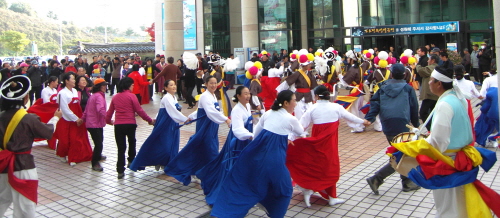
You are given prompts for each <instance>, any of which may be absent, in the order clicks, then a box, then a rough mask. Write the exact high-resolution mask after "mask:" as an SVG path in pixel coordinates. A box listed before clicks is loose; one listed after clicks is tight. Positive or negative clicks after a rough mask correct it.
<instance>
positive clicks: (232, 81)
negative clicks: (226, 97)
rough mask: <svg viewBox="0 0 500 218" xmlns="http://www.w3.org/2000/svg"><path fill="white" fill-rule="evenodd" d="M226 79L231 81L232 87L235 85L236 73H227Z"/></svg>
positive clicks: (230, 87) (230, 85)
mask: <svg viewBox="0 0 500 218" xmlns="http://www.w3.org/2000/svg"><path fill="white" fill-rule="evenodd" d="M226 80H227V81H229V85H228V86H227V88H228V89H232V88H233V86H234V74H226Z"/></svg>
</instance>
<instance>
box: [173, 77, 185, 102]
mask: <svg viewBox="0 0 500 218" xmlns="http://www.w3.org/2000/svg"><path fill="white" fill-rule="evenodd" d="M175 85H177V96H179V100H181V99H182V96H184V93H183V92H182V87H183V85H182V80H177V82H176V84H175ZM184 97H186V96H184Z"/></svg>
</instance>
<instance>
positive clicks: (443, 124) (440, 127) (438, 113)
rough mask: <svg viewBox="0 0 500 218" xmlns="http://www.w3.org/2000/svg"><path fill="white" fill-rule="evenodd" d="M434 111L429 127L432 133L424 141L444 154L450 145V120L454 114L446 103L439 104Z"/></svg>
mask: <svg viewBox="0 0 500 218" xmlns="http://www.w3.org/2000/svg"><path fill="white" fill-rule="evenodd" d="M434 110H435V112H434V117H433V120H432V126H431V129H432V131H431V134H430V135H429V137H427V138H426V139H425V140H426V141H427V142H428V143H429V144H431V145H432V146H434V147H435V148H437V149H438V150H439V151H441V152H444V151H446V149H447V148H448V145H449V144H450V135H451V119H452V118H453V115H454V112H453V109H452V107H451V106H450V105H449V104H448V103H446V102H439V103H438V104H437V105H436V108H435V109H434Z"/></svg>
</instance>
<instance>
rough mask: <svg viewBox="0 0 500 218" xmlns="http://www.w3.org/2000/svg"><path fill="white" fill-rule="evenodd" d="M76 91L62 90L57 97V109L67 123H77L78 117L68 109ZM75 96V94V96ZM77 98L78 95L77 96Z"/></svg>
mask: <svg viewBox="0 0 500 218" xmlns="http://www.w3.org/2000/svg"><path fill="white" fill-rule="evenodd" d="M75 93H76V90H75V89H72V90H71V91H70V90H69V89H67V88H64V89H62V90H61V91H60V92H59V95H58V96H57V100H58V103H59V108H60V109H61V112H62V114H63V118H64V119H65V120H67V121H73V122H75V121H77V120H78V117H77V116H76V115H75V114H74V113H73V111H71V109H69V106H68V105H69V104H70V103H71V101H72V100H73V97H75ZM76 95H77V94H76ZM77 96H78V95H77Z"/></svg>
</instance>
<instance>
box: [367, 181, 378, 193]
mask: <svg viewBox="0 0 500 218" xmlns="http://www.w3.org/2000/svg"><path fill="white" fill-rule="evenodd" d="M366 182H367V183H368V186H370V188H371V189H372V191H373V194H375V195H379V193H378V187H379V186H380V184H379V183H378V181H377V180H376V179H375V177H370V178H368V179H366Z"/></svg>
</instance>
